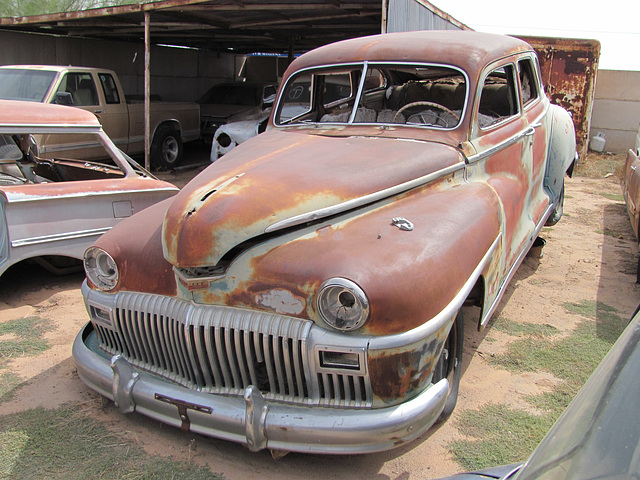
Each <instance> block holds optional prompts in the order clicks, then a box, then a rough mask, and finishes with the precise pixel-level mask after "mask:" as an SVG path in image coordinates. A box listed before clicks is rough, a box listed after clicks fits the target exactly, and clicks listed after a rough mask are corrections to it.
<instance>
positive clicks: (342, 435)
mask: <svg viewBox="0 0 640 480" xmlns="http://www.w3.org/2000/svg"><path fill="white" fill-rule="evenodd" d="M83 294H84V297H85V302H86V305H87V309H88V310H89V312H90V315H91V317H92V322H90V323H88V324H87V325H85V327H84V328H83V329H82V330H81V331H80V333H79V334H78V336H77V337H76V339H75V342H74V344H73V357H74V359H75V363H76V365H77V369H78V374H79V376H80V378H81V380H82V381H83V382H84V383H85V384H87V386H89V387H90V388H91V389H93V390H95V391H97V392H98V393H100V394H101V395H103V396H105V397H107V398H109V399H110V400H112V401H114V403H115V404H116V406H117V407H118V408H119V410H120V411H121V412H123V413H130V412H134V411H135V412H138V413H141V414H143V415H146V416H148V417H150V418H153V419H155V420H159V421H161V422H163V423H166V424H168V425H173V426H176V427H178V428H181V429H182V430H184V431H190V432H194V433H200V434H203V435H207V436H211V437H216V438H221V439H225V440H231V441H234V442H238V443H242V444H244V445H246V446H247V447H248V448H249V449H250V450H252V451H258V450H262V449H265V448H268V449H271V450H281V451H297V452H310V453H330V454H352V453H368V452H377V451H383V450H388V449H391V448H394V447H397V446H400V445H403V444H405V443H407V442H409V441H411V440H413V439H415V438H416V437H418V436H419V435H421V434H422V433H424V432H425V431H426V430H427V429H428V428H429V427H430V426H431V425H433V423H435V421H436V420H437V418H438V416H439V415H440V412H441V411H442V409H443V407H444V403H445V400H446V396H447V391H448V388H449V385H448V381H447V380H446V379H443V380H440V381H439V382H437V383H436V384H431V385H429V387H428V388H426V389H424V390H423V391H422V392H420V393H419V394H417V395H416V396H414V397H413V398H411V399H409V400H408V401H405V402H403V403H401V404H398V405H393V406H382V407H381V408H374V406H373V405H372V402H371V397H372V393H371V386H370V383H369V379H368V372H367V368H368V367H367V360H366V358H367V355H370V354H371V352H372V349H374V350H380V351H383V350H385V349H386V348H389V349H391V350H394V349H402V348H403V344H404V346H407V345H409V346H410V348H413V346H414V345H419V344H422V345H424V344H425V343H428V342H429V341H432V340H435V339H436V338H438V337H441V336H442V329H445V330H448V328H449V327H450V325H451V323H452V322H453V318H454V317H455V312H454V313H453V314H444V313H445V312H443V315H441V316H439V317H438V318H435V319H432V320H431V321H429V322H427V323H426V324H425V325H423V326H422V327H420V328H419V329H416V330H419V331H412V332H406V333H405V334H401V335H393V336H389V337H376V338H372V337H354V336H348V338H347V339H346V340H348V345H349V346H347V342H346V341H345V338H344V337H345V336H344V335H339V334H334V333H333V332H328V331H327V330H325V329H322V328H320V327H317V326H315V325H314V324H313V323H311V322H306V321H300V320H299V319H290V320H291V323H292V324H294V323H295V326H292V325H290V324H286V325H285V326H283V325H282V322H280V321H277V322H275V323H277V325H278V326H277V329H278V331H279V332H284V331H286V335H289V334H290V332H291V331H298V330H299V331H301V332H302V334H301V337H302V338H303V341H302V342H300V345H302V347H300V348H299V349H298V350H299V351H298V350H297V351H296V352H295V353H292V352H291V351H289V350H290V349H291V350H296V349H297V347H287V346H286V345H293V342H291V341H289V342H288V343H286V342H285V344H284V345H285V347H284V349H283V350H284V351H283V352H278V350H279V347H278V346H277V345H276V346H275V347H272V346H268V345H266V343H265V345H266V346H267V348H266V350H265V351H269V352H270V354H271V353H273V352H275V353H274V355H275V354H278V355H279V356H280V357H283V358H285V359H289V358H294V357H298V358H300V359H302V362H301V366H297V365H296V366H295V368H294V366H286V365H285V366H282V367H280V366H279V365H278V363H277V362H267V363H272V364H273V368H270V369H269V376H271V375H273V377H274V378H275V377H277V378H278V379H279V380H278V381H275V382H274V383H275V384H276V385H278V384H279V385H280V386H279V387H276V388H275V391H274V389H273V388H272V389H271V392H269V390H268V387H265V386H264V385H262V386H261V387H260V388H258V386H256V385H253V384H251V382H250V381H249V380H250V379H251V378H254V376H253V372H252V373H251V375H250V374H249V373H246V375H245V373H243V368H244V366H243V365H242V364H243V363H250V361H249V359H248V354H247V353H246V352H244V353H242V354H238V353H237V352H236V353H234V354H233V355H232V356H233V357H238V358H244V360H240V366H239V367H236V366H233V365H232V364H231V363H233V360H230V361H229V362H227V363H226V364H225V365H222V366H221V367H224V368H218V367H214V368H211V375H209V374H208V373H207V370H208V367H202V366H200V367H198V368H196V371H195V373H193V375H191V374H190V373H189V372H188V371H187V370H189V368H190V367H189V363H190V362H191V363H193V362H196V363H197V362H198V359H201V360H202V359H203V358H205V357H207V356H209V357H210V356H211V355H213V356H215V354H212V351H211V350H208V353H207V351H205V350H207V349H206V348H205V347H203V346H202V345H203V344H204V341H199V340H196V341H193V340H189V339H186V340H185V339H184V338H183V337H182V335H183V334H182V333H180V332H181V331H180V332H178V333H176V334H175V338H177V339H180V341H184V342H185V343H186V344H188V345H191V346H192V347H193V348H190V349H188V350H185V353H184V354H183V355H182V356H181V355H180V354H179V352H177V354H176V357H175V358H176V364H175V367H176V368H175V370H176V371H179V373H180V372H181V374H177V373H175V372H174V373H171V372H169V370H171V368H170V367H171V365H170V364H171V363H172V361H171V360H170V359H168V360H167V361H166V362H164V363H163V362H162V361H161V359H160V360H158V359H157V357H159V356H160V353H158V352H154V347H153V345H152V344H153V342H154V339H158V337H159V336H158V331H160V332H162V331H163V328H165V327H158V326H157V325H160V324H162V322H163V320H162V319H161V318H160V316H159V314H158V313H157V312H156V310H162V311H167V310H169V311H171V312H173V313H172V315H173V316H174V317H180V318H182V320H181V323H180V325H181V327H180V328H182V327H183V326H184V325H187V328H188V329H190V331H191V332H197V331H202V330H203V328H204V329H205V334H206V335H209V334H208V333H206V328H209V327H208V326H205V327H203V325H204V324H207V325H208V324H210V323H212V322H216V324H217V326H216V327H213V326H211V327H210V328H211V332H213V331H214V329H216V330H224V332H225V333H224V334H222V335H221V336H220V337H215V338H214V337H212V336H207V337H206V339H207V341H208V342H209V343H211V344H215V345H217V347H218V349H219V351H224V352H225V353H226V354H229V353H230V352H231V349H233V348H235V347H238V346H239V344H240V343H242V340H239V339H241V338H243V337H244V338H248V336H247V333H246V331H245V332H244V333H242V334H238V333H233V332H232V333H229V332H230V331H235V332H237V331H240V329H241V328H242V327H243V326H246V325H255V324H260V325H263V324H266V325H268V324H270V323H274V322H273V321H272V320H273V319H270V318H269V316H270V314H260V313H259V314H257V315H258V316H259V317H260V318H253V317H252V318H248V319H245V318H242V319H241V320H238V317H242V316H243V315H244V314H245V311H243V310H241V309H229V308H227V307H211V306H201V305H194V304H190V303H188V302H183V301H181V300H176V299H168V298H166V297H162V299H161V300H159V299H158V298H157V297H158V296H150V295H146V296H145V295H142V294H132V293H130V292H121V293H118V294H115V295H111V294H104V293H101V292H98V291H95V290H91V289H89V288H88V287H87V285H86V282H85V284H84V285H83ZM162 300H164V301H162ZM123 304H126V305H127V308H128V310H127V312H128V313H126V314H125V313H122V312H123V311H124V309H123ZM177 304H179V305H177ZM132 306H133V307H132ZM132 308H133V310H135V312H133V311H132ZM217 308H222V309H227V310H234V311H233V312H231V314H230V317H229V318H231V319H232V320H227V319H226V318H227V317H226V316H225V315H226V313H225V312H223V314H222V315H220V314H217V313H216V315H214V316H207V314H206V313H205V312H208V311H211V310H215V309H217ZM142 310H144V311H147V312H150V313H148V315H147V317H144V316H143V315H141V314H140V313H139V312H140V311H142ZM238 310H240V311H241V313H240V314H238ZM176 312H177V313H176ZM247 315H248V314H247ZM125 317H126V319H127V321H128V322H129V323H128V324H126V325H125V323H123V320H122V318H125ZM213 317H215V318H213ZM274 317H275V315H274ZM145 318H148V319H149V320H148V321H147V320H145ZM278 320H281V319H278ZM145 322H147V323H145ZM220 322H222V324H223V325H224V328H220V326H219V323H220ZM243 322H244V323H243ZM301 322H304V323H303V325H302V327H301V328H299V325H298V324H299V323H301ZM174 323H175V322H174ZM239 323H242V325H239ZM152 324H153V325H156V326H153V327H150V328H151V329H152V330H153V331H154V332H155V333H153V335H152V334H149V341H146V340H140V339H138V340H135V341H134V340H131V344H130V345H129V346H128V347H127V345H126V342H127V341H128V340H122V339H119V340H114V338H115V336H114V335H116V334H113V333H112V331H113V332H117V331H118V330H126V332H124V337H126V336H127V335H132V336H139V337H140V336H143V333H142V332H143V331H144V330H145V329H146V328H147V326H151V325H152ZM173 328H174V327H171V328H169V329H168V330H167V329H166V328H165V330H164V333H168V335H169V336H173V335H174V333H172V332H171V330H172V329H173ZM269 328H272V329H273V328H274V327H269ZM173 332H176V330H175V329H174V330H173ZM268 333H269V334H268V335H264V336H263V337H261V338H263V339H262V340H260V341H259V342H258V343H260V342H267V340H264V338H269V339H272V338H273V337H276V336H278V335H280V336H282V335H283V334H282V333H278V334H275V333H274V332H273V331H269V332H268ZM296 335H298V334H297V333H295V334H291V335H290V336H296ZM251 336H252V338H253V337H255V338H257V334H256V332H252V333H251ZM106 337H110V338H111V340H112V341H113V342H114V343H113V344H114V345H119V346H121V347H122V348H121V351H120V352H118V353H115V354H112V353H113V352H110V351H108V350H109V348H105V342H106V343H107V344H108V343H109V341H110V340H109V339H108V338H106ZM124 337H123V338H124ZM204 338H205V337H204V336H203V337H202V339H204ZM223 339H226V340H223ZM103 340H104V341H103ZM268 341H271V340H268ZM225 342H226V343H225ZM234 343H235V347H234V346H233V345H234ZM158 345H161V346H162V347H163V348H166V349H168V350H171V346H169V345H168V343H167V342H164V341H161V339H160V340H158ZM194 345H195V346H194ZM256 345H257V344H256ZM274 345H275V344H274ZM354 345H355V346H354ZM173 350H174V353H176V352H175V348H173ZM249 350H250V351H251V352H254V347H251V348H249ZM249 350H247V351H249ZM334 351H337V352H346V357H344V358H348V359H354V358H356V359H358V360H357V361H347V362H342V360H343V357H342V356H338V357H336V356H335V355H334V354H333V352H334ZM323 352H331V354H330V355H325V356H324V357H323ZM354 352H355V353H354ZM254 353H255V352H254ZM145 355H146V356H145ZM257 355H258V356H261V355H262V356H264V355H265V354H257ZM141 358H146V359H147V360H148V362H150V363H149V364H145V363H144V362H143V361H141V360H140V359H141ZM323 358H324V359H326V360H327V363H326V364H325V363H324V362H323ZM334 358H340V360H339V361H338V362H337V364H335V365H334V364H332V363H331V361H332V359H334ZM153 359H156V360H157V361H156V362H155V363H156V365H151V363H153ZM286 363H287V365H288V364H289V362H288V361H287V362H286ZM293 363H295V362H293ZM356 363H357V364H358V365H356ZM159 364H162V365H164V368H160V367H161V366H159ZM214 370H222V371H217V372H215V373H216V378H218V377H220V379H218V383H224V380H225V379H226V380H227V382H226V383H225V384H224V385H218V386H215V385H213V384H214V383H215V381H214V378H213V377H214ZM272 370H273V371H272ZM285 370H287V371H286V372H285ZM294 370H295V372H294ZM334 371H337V372H338V374H336V373H335V372H334ZM247 372H248V370H247ZM332 372H333V373H332ZM354 372H355V373H354ZM190 375H191V376H190ZM296 375H299V376H302V377H303V378H304V379H305V380H304V381H303V382H301V381H300V378H297V377H296ZM349 375H351V376H349ZM227 376H228V377H229V378H227ZM245 376H246V377H250V378H249V380H247V379H246V378H244V377H245ZM359 376H360V377H359ZM196 377H197V378H198V379H199V381H197V382H196V381H194V380H195V379H196ZM205 377H207V378H208V380H207V378H205ZM209 377H210V378H209ZM223 377H224V378H223ZM231 377H237V378H236V380H237V381H236V382H235V383H234V382H233V379H232V378H231ZM240 377H243V378H242V379H243V380H244V382H243V381H242V379H241V378H240ZM294 377H296V378H294ZM352 377H353V378H356V380H353V378H352ZM292 378H293V379H292ZM358 378H359V380H358ZM363 378H364V380H363ZM296 382H298V387H296V386H295V385H294V384H295V383H296ZM287 383H288V384H289V387H290V388H291V391H289V390H288V389H287V388H286V385H284V386H283V384H287ZM300 383H306V385H305V386H303V387H300ZM358 384H359V385H360V387H358ZM349 385H351V387H349ZM354 385H355V393H354V391H351V392H350V391H349V390H350V388H351V390H353V388H354ZM265 389H266V390H265ZM329 391H331V392H332V397H331V399H327V395H328V393H327V392H329ZM345 397H346V399H345Z"/></svg>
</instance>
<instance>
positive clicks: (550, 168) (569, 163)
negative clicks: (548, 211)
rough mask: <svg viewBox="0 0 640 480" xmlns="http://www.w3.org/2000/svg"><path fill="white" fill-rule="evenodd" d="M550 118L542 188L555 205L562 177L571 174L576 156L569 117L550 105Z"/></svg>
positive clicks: (571, 121) (559, 192) (562, 110)
mask: <svg viewBox="0 0 640 480" xmlns="http://www.w3.org/2000/svg"><path fill="white" fill-rule="evenodd" d="M550 116H551V128H550V135H549V151H548V152H547V169H546V173H545V177H544V186H545V188H546V190H547V192H548V193H549V197H550V199H551V203H553V204H556V203H557V202H558V201H559V199H560V194H561V192H562V187H563V185H564V176H565V175H566V174H571V173H572V172H573V167H574V166H575V163H577V160H578V154H577V153H576V135H575V129H574V126H573V120H572V119H571V115H570V114H569V113H568V112H567V111H566V110H565V109H564V108H562V107H559V106H557V105H551V106H550Z"/></svg>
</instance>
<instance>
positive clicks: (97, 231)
mask: <svg viewBox="0 0 640 480" xmlns="http://www.w3.org/2000/svg"><path fill="white" fill-rule="evenodd" d="M110 229H111V227H104V228H94V229H92V230H79V231H77V232H70V233H56V234H54V235H44V236H42V237H30V238H23V239H22V240H13V241H11V247H12V248H17V247H27V246H29V245H38V244H41V243H50V242H59V241H61V240H75V239H77V238H86V237H93V236H98V235H102V234H103V233H105V232H107V231H109V230H110Z"/></svg>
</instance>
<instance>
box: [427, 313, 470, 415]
mask: <svg viewBox="0 0 640 480" xmlns="http://www.w3.org/2000/svg"><path fill="white" fill-rule="evenodd" d="M463 344H464V319H463V317H462V308H460V310H458V314H457V315H456V319H455V321H454V322H453V325H452V326H451V330H450V331H449V335H448V336H447V339H446V340H445V342H444V347H443V348H442V353H441V354H440V358H439V359H438V363H437V364H436V368H435V369H434V372H433V383H436V382H438V381H440V380H442V379H443V378H446V379H447V380H449V390H448V392H447V400H446V402H445V404H444V409H443V410H442V413H441V414H440V416H439V417H438V420H436V423H440V422H444V421H445V420H446V419H447V418H449V417H450V416H451V414H452V413H453V409H454V408H456V403H457V402H458V387H459V386H460V376H461V368H462V349H463Z"/></svg>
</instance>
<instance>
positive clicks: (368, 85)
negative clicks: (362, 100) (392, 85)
mask: <svg viewBox="0 0 640 480" xmlns="http://www.w3.org/2000/svg"><path fill="white" fill-rule="evenodd" d="M383 88H387V79H386V77H385V76H384V75H383V73H382V72H381V71H380V70H378V69H377V68H370V69H369V70H367V76H366V77H365V79H364V91H365V92H371V91H375V90H380V89H383Z"/></svg>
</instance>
